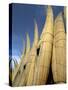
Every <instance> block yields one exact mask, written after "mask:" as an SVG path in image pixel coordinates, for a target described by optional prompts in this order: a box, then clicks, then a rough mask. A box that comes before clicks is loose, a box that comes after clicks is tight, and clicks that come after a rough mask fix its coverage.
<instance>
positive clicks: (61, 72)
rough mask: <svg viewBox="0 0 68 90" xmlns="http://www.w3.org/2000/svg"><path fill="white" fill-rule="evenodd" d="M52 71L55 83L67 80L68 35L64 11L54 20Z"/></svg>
mask: <svg viewBox="0 0 68 90" xmlns="http://www.w3.org/2000/svg"><path fill="white" fill-rule="evenodd" d="M52 73H53V78H54V82H55V83H63V82H66V36H65V28H64V22H63V18H62V13H60V14H59V15H58V16H57V17H56V19H55V22H54V42H53V57H52Z"/></svg>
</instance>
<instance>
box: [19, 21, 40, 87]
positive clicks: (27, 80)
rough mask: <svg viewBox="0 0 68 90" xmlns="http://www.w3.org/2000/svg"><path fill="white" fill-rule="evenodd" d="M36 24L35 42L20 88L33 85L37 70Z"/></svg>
mask: <svg viewBox="0 0 68 90" xmlns="http://www.w3.org/2000/svg"><path fill="white" fill-rule="evenodd" d="M34 23H35V30H34V32H35V34H34V42H33V46H32V48H31V50H30V53H29V56H28V58H27V59H28V62H27V65H26V68H25V70H24V73H23V75H22V79H21V82H20V84H19V85H20V86H23V85H32V83H33V78H34V68H35V62H36V57H37V52H36V50H37V45H38V27H37V24H36V21H35V22H34Z"/></svg>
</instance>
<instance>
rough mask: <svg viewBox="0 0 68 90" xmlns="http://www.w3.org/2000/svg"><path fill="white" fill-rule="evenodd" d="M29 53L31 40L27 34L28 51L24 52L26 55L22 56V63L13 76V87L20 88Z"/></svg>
mask: <svg viewBox="0 0 68 90" xmlns="http://www.w3.org/2000/svg"><path fill="white" fill-rule="evenodd" d="M29 51H30V39H29V35H28V34H27V44H26V51H25V48H24V51H23V54H24V55H22V57H21V61H20V63H19V65H18V67H17V69H16V71H15V73H14V75H13V82H12V84H13V86H18V84H19V82H20V79H21V76H22V73H23V70H24V60H25V61H26V62H27V59H26V57H27V56H28V54H29ZM24 52H25V53H24Z"/></svg>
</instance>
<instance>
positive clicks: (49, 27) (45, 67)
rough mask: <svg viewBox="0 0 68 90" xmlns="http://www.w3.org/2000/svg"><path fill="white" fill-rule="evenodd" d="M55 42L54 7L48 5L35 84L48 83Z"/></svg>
mask: <svg viewBox="0 0 68 90" xmlns="http://www.w3.org/2000/svg"><path fill="white" fill-rule="evenodd" d="M52 44H53V11H52V7H51V6H48V9H47V17H46V22H45V24H44V28H43V31H42V34H41V37H40V41H39V46H40V51H39V56H38V60H37V63H36V67H35V74H34V82H33V84H34V85H43V84H45V83H46V81H47V78H48V74H49V67H50V62H51V55H52Z"/></svg>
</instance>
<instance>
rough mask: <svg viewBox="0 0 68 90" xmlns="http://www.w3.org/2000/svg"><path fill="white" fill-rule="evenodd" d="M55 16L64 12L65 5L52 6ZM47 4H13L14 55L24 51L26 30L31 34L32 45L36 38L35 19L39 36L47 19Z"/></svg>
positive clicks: (16, 55)
mask: <svg viewBox="0 0 68 90" xmlns="http://www.w3.org/2000/svg"><path fill="white" fill-rule="evenodd" d="M52 8H53V13H54V18H55V17H56V16H57V15H58V13H59V12H61V11H62V12H63V8H64V7H63V6H52ZM46 10H47V6H45V5H28V4H16V3H15V4H12V55H13V56H15V57H18V56H20V55H21V53H22V52H23V39H24V40H25V42H26V32H28V34H29V36H30V41H31V46H32V43H33V38H34V19H35V20H36V22H37V25H38V32H39V36H40V34H41V32H42V29H43V25H44V23H45V20H46Z"/></svg>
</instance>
